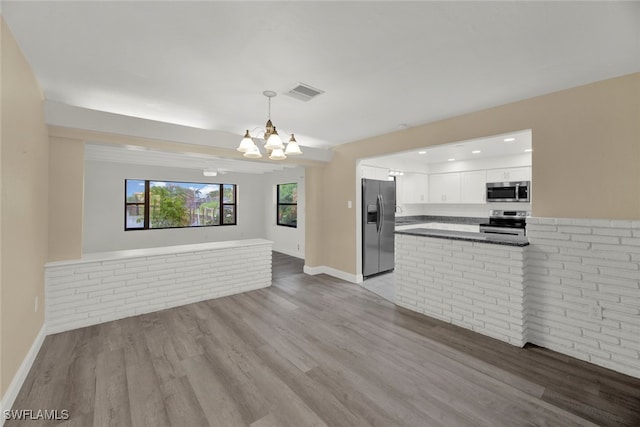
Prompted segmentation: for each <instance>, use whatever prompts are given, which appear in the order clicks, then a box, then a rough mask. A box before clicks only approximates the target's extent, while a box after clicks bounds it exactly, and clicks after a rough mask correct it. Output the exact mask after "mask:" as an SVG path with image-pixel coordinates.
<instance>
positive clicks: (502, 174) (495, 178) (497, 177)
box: [487, 169, 509, 182]
mask: <svg viewBox="0 0 640 427" xmlns="http://www.w3.org/2000/svg"><path fill="white" fill-rule="evenodd" d="M507 176H508V174H507V170H506V169H490V170H488V171H487V182H505V181H508V180H509V179H508V178H507Z"/></svg>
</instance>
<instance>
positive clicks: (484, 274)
mask: <svg viewBox="0 0 640 427" xmlns="http://www.w3.org/2000/svg"><path fill="white" fill-rule="evenodd" d="M524 259H525V258H524V248H522V247H516V246H503V245H492V244H486V243H476V242H466V241H461V240H449V239H439V238H431V237H422V236H410V235H406V234H396V270H395V279H396V304H398V305H400V306H402V307H405V308H408V309H410V310H414V311H417V312H420V313H424V314H425V315H427V316H431V317H435V318H437V319H441V320H444V321H446V322H449V323H453V324H455V325H458V326H462V327H465V328H468V329H471V330H473V331H476V332H479V333H481V334H484V335H488V336H491V337H494V338H497V339H500V340H502V341H506V342H508V343H510V344H513V345H517V346H523V345H524V344H525V342H526V341H525V337H524V331H525V328H524V318H525V316H524V305H523V304H524V281H523V277H524V276H523V274H524V268H525V264H524Z"/></svg>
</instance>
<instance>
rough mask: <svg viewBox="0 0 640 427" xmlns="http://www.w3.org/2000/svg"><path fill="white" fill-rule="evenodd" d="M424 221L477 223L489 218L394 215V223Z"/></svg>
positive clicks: (407, 223) (417, 222) (406, 223)
mask: <svg viewBox="0 0 640 427" xmlns="http://www.w3.org/2000/svg"><path fill="white" fill-rule="evenodd" d="M425 222H439V223H444V224H470V225H478V224H482V223H485V222H489V218H476V217H466V216H437V215H412V216H397V217H396V225H410V224H422V223H425Z"/></svg>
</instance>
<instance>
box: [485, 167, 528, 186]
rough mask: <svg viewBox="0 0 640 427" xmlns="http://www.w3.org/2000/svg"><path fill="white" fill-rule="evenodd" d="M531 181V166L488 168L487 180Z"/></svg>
mask: <svg viewBox="0 0 640 427" xmlns="http://www.w3.org/2000/svg"><path fill="white" fill-rule="evenodd" d="M509 181H531V168H530V167H521V168H506V169H490V170H488V171H487V182H509Z"/></svg>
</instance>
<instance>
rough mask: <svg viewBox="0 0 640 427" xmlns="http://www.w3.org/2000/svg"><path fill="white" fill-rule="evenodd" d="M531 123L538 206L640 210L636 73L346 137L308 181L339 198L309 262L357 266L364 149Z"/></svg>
mask: <svg viewBox="0 0 640 427" xmlns="http://www.w3.org/2000/svg"><path fill="white" fill-rule="evenodd" d="M522 129H532V130H533V149H534V151H533V182H534V186H533V203H532V210H533V215H535V216H543V217H569V218H610V219H640V167H639V166H638V165H640V73H636V74H632V75H628V76H623V77H619V78H615V79H610V80H605V81H601V82H597V83H593V84H590V85H586V86H580V87H576V88H573V89H568V90H564V91H560V92H556V93H552V94H549V95H543V96H540V97H536V98H532V99H528V100H525V101H520V102H516V103H512V104H508V105H504V106H500V107H496V108H491V109H488V110H483V111H479V112H475V113H471V114H466V115H463V116H458V117H454V118H451V119H447V120H442V121H438V122H434V123H429V124H425V125H423V126H419V127H415V128H410V129H406V130H403V131H399V132H394V133H390V134H386V135H380V136H377V137H374V138H369V139H366V140H362V141H357V142H353V143H350V144H345V145H342V146H339V147H337V148H336V149H335V156H334V159H333V161H332V162H331V163H330V164H329V165H328V166H327V167H326V168H325V170H324V171H323V173H322V177H321V178H318V179H314V180H313V181H312V182H311V185H308V188H307V191H308V192H318V193H319V194H322V195H323V199H322V200H321V201H318V208H319V209H322V208H323V207H325V206H328V205H331V206H332V208H331V209H324V210H323V211H322V212H323V214H324V215H322V217H321V218H320V219H319V220H318V221H315V222H308V231H307V241H306V244H307V259H306V264H307V265H309V266H311V267H315V266H321V265H325V266H329V267H332V268H335V269H338V270H342V271H344V272H347V273H352V274H355V273H356V245H357V243H356V223H355V221H352V220H347V221H345V218H350V217H353V215H355V210H349V209H347V201H348V200H353V201H355V200H356V183H355V172H356V160H357V159H359V158H363V157H371V156H376V155H382V154H386V153H392V152H398V151H405V150H410V149H415V148H419V147H425V146H431V145H439V144H446V143H451V142H456V141H463V140H468V139H473V138H479V137H484V136H490V135H497V134H503V133H508V132H513V131H517V130H522ZM329 190H330V191H329ZM313 227H317V228H318V229H313Z"/></svg>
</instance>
